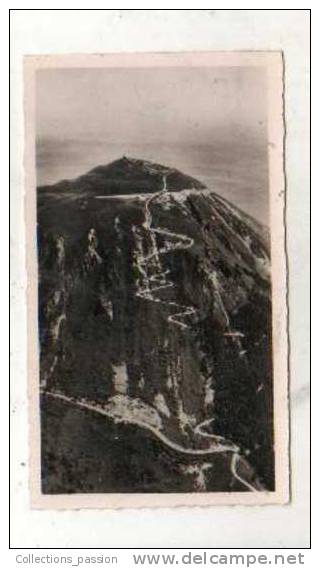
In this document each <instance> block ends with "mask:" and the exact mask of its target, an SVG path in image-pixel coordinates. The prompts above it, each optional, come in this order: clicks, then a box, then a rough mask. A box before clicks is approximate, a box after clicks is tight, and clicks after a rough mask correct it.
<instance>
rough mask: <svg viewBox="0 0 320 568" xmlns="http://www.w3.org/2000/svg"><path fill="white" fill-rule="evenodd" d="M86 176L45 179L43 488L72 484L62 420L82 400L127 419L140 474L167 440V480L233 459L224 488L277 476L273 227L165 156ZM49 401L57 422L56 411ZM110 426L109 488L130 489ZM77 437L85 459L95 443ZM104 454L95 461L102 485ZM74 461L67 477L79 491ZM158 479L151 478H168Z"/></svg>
mask: <svg viewBox="0 0 320 568" xmlns="http://www.w3.org/2000/svg"><path fill="white" fill-rule="evenodd" d="M131 166H132V167H131ZM92 172H94V173H93V174H92ZM115 172H116V174H115ZM115 175H116V178H117V180H118V182H119V184H118V190H119V194H118V195H115V193H114V186H113V185H112V184H113V181H110V180H114V179H115ZM92 176H93V177H92ZM96 176H97V177H96ZM109 176H110V177H109ZM88 178H90V180H91V181H90V184H91V185H90V184H88V183H87V181H86V182H85V184H83V185H81V183H82V182H81V183H80V186H79V187H78V185H77V184H78V183H79V182H77V181H74V182H61V184H59V186H58V190H57V187H56V186H53V187H52V188H50V189H48V188H47V189H45V190H43V189H39V192H38V221H39V270H40V286H39V320H40V343H41V390H42V394H43V397H44V402H43V404H44V408H46V409H47V410H46V411H45V412H44V418H43V468H44V469H43V471H44V479H43V484H44V488H45V489H46V491H47V492H57V491H58V490H60V489H61V484H62V485H63V479H64V477H63V475H64V474H63V472H64V470H65V468H64V466H63V463H64V462H63V459H65V458H66V455H65V454H66V452H67V450H66V435H67V434H66V432H65V430H64V428H63V424H64V423H65V421H66V420H67V418H68V416H69V417H70V416H73V415H74V412H75V409H76V410H77V412H78V413H80V416H81V415H83V416H84V418H83V420H84V421H85V422H86V423H87V420H88V418H87V416H88V413H89V414H90V415H91V416H92V420H94V421H97V422H95V423H97V424H98V426H97V429H98V431H99V436H102V437H104V435H105V434H104V432H103V430H104V428H107V429H108V430H110V421H111V423H113V424H114V426H113V428H115V430H116V431H117V433H116V434H114V435H115V436H116V438H119V439H122V438H123V436H126V434H125V433H124V432H125V431H126V430H125V428H126V427H127V426H125V425H130V428H131V432H133V434H132V436H133V438H132V437H131V442H132V443H131V446H130V448H131V449H130V450H128V452H129V456H127V459H128V460H129V462H130V460H136V459H137V456H138V455H139V468H138V471H140V474H139V475H142V477H143V471H144V469H145V471H149V470H150V468H154V467H155V464H154V461H155V460H158V459H159V460H161V459H162V458H161V456H162V452H169V453H170V452H171V453H170V455H171V457H170V459H169V462H168V464H167V461H166V460H167V458H165V462H163V467H165V469H166V468H168V467H170V463H172V464H175V465H172V472H171V475H169V477H168V479H170V480H171V481H170V483H171V487H172V488H173V489H171V490H178V489H177V483H178V482H177V479H176V476H177V475H178V474H177V471H179V472H180V473H179V476H181V475H183V476H184V477H185V479H189V481H190V479H191V480H193V481H192V483H193V490H209V491H210V490H211V491H217V490H223V489H221V487H223V483H224V482H223V480H222V478H223V476H220V482H219V480H217V479H216V480H215V481H214V482H213V479H212V475H211V473H210V472H211V466H212V467H217V468H218V469H219V467H222V468H223V471H224V474H225V475H226V476H227V479H229V482H228V483H229V485H228V487H229V486H230V489H229V490H233V491H236V490H242V491H243V490H259V489H261V488H267V489H273V486H274V482H273V477H274V472H273V470H274V465H273V427H272V369H271V363H270V362H271V331H270V330H271V323H270V318H271V306H270V277H269V251H268V238H267V232H266V230H265V228H263V227H261V226H260V225H259V224H258V223H257V222H256V221H255V220H253V219H252V218H250V217H249V216H248V215H246V214H244V213H242V212H241V211H240V210H238V209H237V208H235V207H234V206H233V205H231V204H230V203H228V202H227V201H226V200H224V199H222V198H221V197H219V196H218V195H216V194H215V193H213V192H211V191H210V190H209V189H207V188H204V187H203V186H202V184H200V183H199V182H196V180H193V179H192V178H189V177H188V176H185V175H184V174H181V173H180V172H177V170H171V169H169V168H166V167H164V166H160V165H157V164H150V163H149V162H144V161H142V160H130V159H129V160H128V159H122V160H118V161H117V162H113V163H112V164H111V165H109V166H102V167H99V168H95V170H92V171H91V172H89V174H87V175H86V176H82V178H79V179H80V180H88ZM98 178H99V179H98ZM102 178H103V180H104V181H103V184H102V181H101V180H102ZM170 180H171V185H170ZM173 180H174V183H173ZM70 183H71V185H70ZM84 186H85V188H86V189H85V190H84ZM111 187H113V190H112V191H111ZM124 189H126V190H127V191H124ZM112 192H113V193H112ZM48 405H49V407H50V405H54V408H55V412H58V414H59V415H61V416H60V419H59V420H58V421H56V419H55V418H52V419H49V418H48V417H49V416H50V411H49V410H48ZM57 408H58V411H57ZM61 417H62V418H61ZM77 423H78V419H77ZM68 424H69V429H70V427H71V429H72V420H71V419H69V420H68ZM108 425H109V426H108ZM52 430H53V431H54V434H53V432H52ZM141 435H143V436H144V437H147V439H149V440H150V442H148V444H147V446H148V447H149V446H150V444H151V446H150V448H151V447H152V448H153V449H152V450H151V449H150V452H149V453H148V452H145V448H144V444H142V442H141ZM111 438H112V436H111ZM111 438H110V439H109V441H108V443H106V449H107V452H108V464H109V469H110V471H109V473H108V476H107V479H111V478H110V475H111V477H112V480H113V481H112V482H111V481H110V488H109V489H108V483H107V482H105V483H104V484H103V491H108V490H109V491H111V490H112V491H117V490H119V491H120V490H121V491H123V487H122V488H121V487H120V485H119V488H118V489H117V487H116V486H115V485H114V484H116V483H117V481H116V480H117V475H115V473H114V471H118V469H119V468H120V469H121V467H127V466H124V465H123V464H122V465H121V463H122V461H121V460H120V461H119V457H117V456H118V454H117V452H116V451H115V449H114V443H113V442H112V439H111ZM135 439H136V443H134V440H135ZM53 443H54V444H53ZM75 443H76V442H75ZM79 444H82V442H80V440H79ZM154 444H156V446H154ZM55 445H56V447H53V446H55ZM81 447H82V446H81ZM155 447H157V448H158V449H157V450H155ZM75 451H76V450H75ZM81 451H83V452H84V457H83V459H84V462H85V463H86V461H85V460H86V459H87V458H86V457H85V455H86V452H88V451H89V450H88V449H87V450H86V449H85V448H84V449H83V448H82V450H81ZM159 452H160V453H159ZM155 453H156V454H157V455H155ZM173 456H174V457H173ZM87 457H88V456H87ZM88 459H89V458H88ZM90 459H91V458H90ZM101 459H102V456H100V462H99V460H98V458H97V457H96V458H95V460H96V461H95V462H94V463H95V466H93V465H92V463H91V461H90V460H89V461H90V463H91V466H90V467H93V471H91V472H90V476H91V477H90V478H92V476H93V480H92V484H93V485H92V487H93V489H92V490H97V487H98V485H99V483H98V479H97V475H98V473H96V481H94V479H95V473H94V471H96V472H98V471H99V472H100V473H99V475H101V471H100V470H101V467H100V466H101ZM163 459H164V458H163ZM50 460H51V461H50ZM185 460H187V462H185ZM190 460H191V462H190ZM221 460H222V461H221ZM57 462H58V465H57ZM50 463H51V466H52V463H54V464H55V465H54V472H55V473H54V475H52V473H51V474H50V475H49V472H50V467H51V466H50ZM99 463H100V466H99ZM164 463H166V465H164ZM218 464H220V465H219V467H218ZM183 466H185V468H183ZM68 467H73V468H74V467H76V465H75V462H73V465H72V466H68ZM80 469H81V468H80ZM111 470H112V471H111ZM113 470H114V471H113ZM239 470H241V471H243V472H244V473H243V474H242V476H241V475H240V476H239V475H238V473H237V472H238V471H239ZM76 471H77V473H74V475H73V479H74V480H75V481H74V483H73V484H71V485H70V484H68V490H69V491H71V492H72V491H79V490H81V489H79V476H80V477H81V475H82V474H81V473H80V471H79V470H77V469H76ZM174 472H175V473H174ZM190 472H193V474H192V475H193V477H192V475H191V474H190ZM197 472H198V473H197ZM103 475H105V474H103ZM166 475H167V474H166ZM190 475H191V478H190ZM188 476H189V477H188ZM125 477H126V484H127V491H138V490H142V489H141V483H142V482H141V481H140V482H139V483H138V482H137V481H134V479H133V478H132V479H131V477H130V475H128V474H127V475H126V476H125ZM238 477H240V480H239V479H238ZM49 479H50V482H49V481H48V480H49ZM82 481H83V480H82ZM83 483H84V481H83ZM95 483H96V485H95ZM119 483H120V482H119ZM154 483H155V485H154V486H153V485H152V487H153V489H152V490H155V491H157V490H158V491H163V490H164V489H163V486H162V484H161V483H160V481H159V480H158V482H154ZM157 483H158V485H157ZM188 483H189V482H186V485H185V486H186V487H187V486H188ZM219 483H220V486H219ZM80 485H81V484H80ZM100 485H101V484H100ZM100 485H99V487H100ZM142 485H143V484H142ZM239 485H240V486H241V488H240V487H239ZM146 487H147V484H146ZM174 488H175V489H174ZM83 490H84V491H85V490H89V489H83ZM147 490H148V489H147V488H146V491H147ZM181 490H189V489H181Z"/></svg>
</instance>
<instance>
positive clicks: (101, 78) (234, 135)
mask: <svg viewBox="0 0 320 568" xmlns="http://www.w3.org/2000/svg"><path fill="white" fill-rule="evenodd" d="M266 125H267V101H266V77H265V74H264V69H263V68H261V67H216V68H214V67H203V68H201V67H180V68H177V67H170V68H159V67H157V68H114V69H113V68H105V69H103V68H95V69H93V68H91V69H90V68H87V69H72V68H69V69H66V68H65V69H41V70H38V71H37V80H36V138H37V182H38V184H41V185H42V184H48V183H54V182H56V181H59V180H61V179H67V178H73V177H77V176H78V175H81V174H83V173H85V172H86V171H88V170H89V169H91V168H93V167H95V166H97V165H100V164H106V163H108V162H110V161H112V160H114V159H117V158H119V157H121V156H122V155H129V156H132V157H137V158H145V159H152V160H154V161H157V162H159V163H162V164H164V165H168V166H173V167H177V168H178V169H180V170H182V171H183V172H184V173H186V174H190V175H193V176H195V177H198V179H200V180H201V181H204V182H205V183H206V184H207V185H209V186H210V187H211V186H212V189H213V190H214V191H217V192H218V193H221V194H222V195H224V196H225V197H227V198H228V199H231V200H232V201H233V202H234V203H236V204H237V205H239V206H240V207H242V208H243V209H244V210H246V211H248V212H249V213H251V214H252V215H254V216H255V217H257V218H258V219H260V220H261V221H263V222H264V223H266V224H267V223H268V167H267V132H266Z"/></svg>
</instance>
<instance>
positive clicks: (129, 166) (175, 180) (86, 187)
mask: <svg viewBox="0 0 320 568" xmlns="http://www.w3.org/2000/svg"><path fill="white" fill-rule="evenodd" d="M164 176H165V177H166V179H167V188H168V191H179V190H180V189H192V188H193V189H204V188H205V186H204V185H203V184H202V183H201V182H199V181H198V180H196V179H194V178H192V177H190V176H187V175H185V174H183V173H181V172H180V171H179V170H177V169H175V168H168V167H165V166H162V165H160V164H156V163H153V162H149V161H147V160H138V159H135V158H129V157H126V156H123V157H122V158H120V159H119V160H115V161H114V162H111V163H110V164H107V165H104V166H98V167H96V168H93V169H92V170H90V171H89V172H88V173H86V174H85V175H82V176H80V177H78V178H77V179H74V180H66V181H63V182H59V183H57V184H55V185H54V186H51V187H48V186H44V187H42V189H50V190H52V189H54V190H60V191H63V190H70V191H77V192H78V193H83V194H94V193H99V194H101V195H125V194H131V193H147V192H154V191H159V190H160V189H161V187H162V180H163V177H164Z"/></svg>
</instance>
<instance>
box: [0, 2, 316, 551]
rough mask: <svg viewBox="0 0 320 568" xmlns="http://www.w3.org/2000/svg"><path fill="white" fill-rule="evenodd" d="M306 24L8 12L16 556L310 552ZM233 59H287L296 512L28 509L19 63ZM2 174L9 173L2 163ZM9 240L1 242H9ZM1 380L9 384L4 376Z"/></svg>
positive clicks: (290, 19) (149, 14) (231, 14)
mask: <svg viewBox="0 0 320 568" xmlns="http://www.w3.org/2000/svg"><path fill="white" fill-rule="evenodd" d="M80 5H81V3H79V4H78V6H77V7H79V6H80ZM203 5H204V4H203ZM18 7H19V6H18ZM308 17H309V16H308V13H307V12H306V11H303V10H298V11H295V10H290V11H288V10H254V11H250V10H233V11H230V10H218V11H213V10H209V9H208V10H205V9H202V10H193V11H190V10H186V11H178V10H158V11H154V10H144V11H137V10H135V11H132V10H131V11H127V12H125V11H119V10H114V11H110V10H103V11H90V12H88V11H80V10H77V11H74V10H73V11H62V12H61V11H52V10H50V11H49V10H27V11H22V10H20V11H16V12H14V13H13V15H12V25H13V33H12V38H11V39H12V58H13V59H12V174H11V175H12V177H11V183H12V188H11V192H12V193H11V199H12V225H11V234H12V248H11V256H12V298H13V306H12V308H13V313H12V320H13V322H12V323H13V324H12V332H13V342H12V393H13V396H12V409H13V411H14V412H13V414H12V435H13V436H12V438H13V451H12V472H13V483H12V489H13V512H12V542H11V546H13V547H39V546H40V547H78V546H86V547H120V548H121V547H138V546H141V547H148V546H151V547H186V548H191V547H230V546H232V547H305V546H308V542H309V538H308V532H309V531H308V516H309V512H308V503H309V497H308V483H309V472H308V462H309V448H308V406H307V401H308V377H309V372H308V329H309V321H308V291H309V283H308V246H309V244H308V210H309V203H308V199H309V186H308V176H309V172H308V151H309V150H308V140H309V133H308V90H307V85H308V79H307V73H308V48H309V38H308ZM4 18H5V19H6V17H5V16H4ZM5 24H6V22H5ZM232 49H259V50H261V49H262V50H265V49H275V50H279V49H283V50H284V51H285V58H286V78H287V81H286V124H287V163H286V170H287V182H288V206H287V226H288V253H289V278H290V280H289V291H290V293H289V302H290V304H289V305H290V343H291V361H290V366H291V376H290V388H291V398H292V405H291V443H292V486H293V497H292V502H291V504H290V505H286V506H264V507H238V506H236V507H213V508H202V509H200V508H193V509H186V508H178V509H174V510H169V509H166V510H164V509H160V510H139V511H137V510H131V511H125V510H121V511H88V510H86V511H84V510H82V511H70V512H69V511H65V512H54V511H51V512H49V511H31V510H30V508H29V505H28V493H27V475H28V472H27V466H26V465H21V464H22V463H25V464H27V460H28V448H27V398H26V368H25V352H26V351H25V345H26V331H25V329H26V328H25V324H26V322H25V285H26V280H25V270H24V234H23V169H22V156H23V122H22V118H21V113H22V74H21V58H22V55H23V54H36V53H66V52H75V53H77V52H78V53H79V52H82V53H86V52H117V51H180V50H188V51H190V50H199V51H207V50H232ZM3 104H5V101H4V103H3ZM2 124H4V122H2ZM3 167H4V169H6V165H4V166H3ZM3 171H4V170H3ZM3 192H4V193H5V187H3ZM2 242H3V243H5V242H6V241H5V236H4V240H2ZM4 252H5V251H3V253H4ZM4 295H5V292H4ZM5 356H6V352H5V353H4V357H5ZM2 378H3V381H5V380H6V376H5V374H3V377H2ZM4 392H5V391H4ZM5 403H6V401H5Z"/></svg>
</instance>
